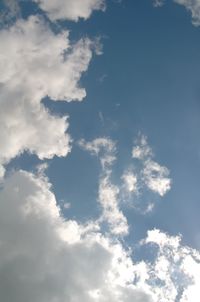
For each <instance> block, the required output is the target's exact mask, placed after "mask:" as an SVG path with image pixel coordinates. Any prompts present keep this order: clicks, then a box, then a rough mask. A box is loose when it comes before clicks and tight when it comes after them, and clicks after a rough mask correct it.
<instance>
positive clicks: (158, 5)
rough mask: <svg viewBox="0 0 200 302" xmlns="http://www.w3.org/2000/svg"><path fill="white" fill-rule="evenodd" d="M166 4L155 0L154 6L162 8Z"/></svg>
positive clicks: (162, 0)
mask: <svg viewBox="0 0 200 302" xmlns="http://www.w3.org/2000/svg"><path fill="white" fill-rule="evenodd" d="M163 4H164V0H153V5H154V6H155V7H161V6H163Z"/></svg>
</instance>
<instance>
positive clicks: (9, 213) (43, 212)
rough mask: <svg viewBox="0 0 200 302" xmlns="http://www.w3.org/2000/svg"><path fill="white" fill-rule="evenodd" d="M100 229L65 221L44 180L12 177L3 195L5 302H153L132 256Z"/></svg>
mask: <svg viewBox="0 0 200 302" xmlns="http://www.w3.org/2000/svg"><path fill="white" fill-rule="evenodd" d="M97 230H98V227H97V226H95V223H90V226H89V225H88V226H83V225H78V223H77V222H76V221H72V220H64V218H62V216H61V214H60V211H59V208H58V207H57V206H56V200H55V196H54V195H53V193H52V192H51V191H50V184H49V183H48V181H47V179H45V178H44V177H42V176H35V175H33V174H30V173H27V172H23V171H19V172H16V173H15V174H13V175H11V176H10V177H9V178H7V179H6V180H5V181H4V183H3V189H2V190H1V192H0V238H1V255H0V280H1V282H0V297H1V300H2V301H4V302H8V301H9V302H10V301H16V302H27V301H29V302H42V301H43V302H47V301H50V302H54V301H57V302H63V301H76V302H81V301H85V302H88V301H91V302H92V301H102V302H103V301H107V302H108V301H110V302H118V301H119V300H121V299H123V301H124V302H130V301H132V299H133V298H135V301H141V299H142V301H143V300H144V301H150V299H149V298H148V295H147V294H146V292H145V289H143V290H140V289H139V288H137V287H136V286H134V285H133V284H132V281H133V279H134V269H133V264H132V261H131V259H130V258H129V256H128V254H127V252H126V251H125V250H123V248H122V246H121V244H120V243H119V242H116V243H114V242H113V243H112V241H111V240H110V239H108V238H106V237H104V236H103V235H102V234H101V233H99V232H98V231H97ZM95 297H96V298H95Z"/></svg>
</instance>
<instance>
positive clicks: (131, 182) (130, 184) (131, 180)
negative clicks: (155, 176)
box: [122, 170, 138, 194]
mask: <svg viewBox="0 0 200 302" xmlns="http://www.w3.org/2000/svg"><path fill="white" fill-rule="evenodd" d="M122 180H123V181H124V186H125V190H126V191H127V192H129V193H131V194H132V193H137V190H138V187H137V175H136V174H134V173H133V172H132V171H130V170H128V171H125V172H124V174H123V175H122Z"/></svg>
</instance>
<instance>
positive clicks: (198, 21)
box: [153, 0, 200, 26]
mask: <svg viewBox="0 0 200 302" xmlns="http://www.w3.org/2000/svg"><path fill="white" fill-rule="evenodd" d="M173 1H174V2H175V3H177V4H180V5H182V6H184V7H185V8H186V10H187V11H189V12H190V14H191V16H192V23H193V25H195V26H199V25H200V0H173ZM164 3H165V1H164V0H153V5H154V6H155V7H160V6H162V5H163V4H164Z"/></svg>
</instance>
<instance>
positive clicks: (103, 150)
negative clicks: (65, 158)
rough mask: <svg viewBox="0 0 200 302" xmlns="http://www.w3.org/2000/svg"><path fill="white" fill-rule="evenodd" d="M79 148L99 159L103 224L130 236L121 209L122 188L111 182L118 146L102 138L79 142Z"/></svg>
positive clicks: (113, 232) (114, 232) (112, 230)
mask: <svg viewBox="0 0 200 302" xmlns="http://www.w3.org/2000/svg"><path fill="white" fill-rule="evenodd" d="M79 146H80V147H81V148H83V149H84V150H86V151H88V152H90V153H91V154H92V155H96V156H98V157H99V159H100V162H101V167H102V172H101V175H100V178H99V193H98V195H99V196H98V201H99V203H100V205H101V207H102V211H103V213H102V216H101V218H100V221H101V222H106V223H107V224H108V226H109V231H110V232H111V233H112V234H115V235H126V234H128V222H127V219H126V217H125V216H124V214H123V212H122V211H121V210H120V208H119V204H120V194H119V193H120V188H119V187H118V186H116V185H114V184H112V181H111V175H112V164H113V163H114V161H115V160H116V152H117V150H116V144H115V143H114V142H113V141H112V140H111V139H109V138H106V137H100V138H96V139H94V140H93V141H90V142H86V141H85V140H83V139H82V140H80V141H79Z"/></svg>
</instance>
